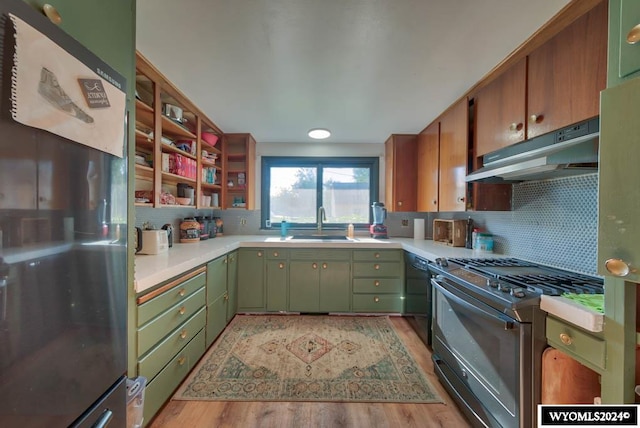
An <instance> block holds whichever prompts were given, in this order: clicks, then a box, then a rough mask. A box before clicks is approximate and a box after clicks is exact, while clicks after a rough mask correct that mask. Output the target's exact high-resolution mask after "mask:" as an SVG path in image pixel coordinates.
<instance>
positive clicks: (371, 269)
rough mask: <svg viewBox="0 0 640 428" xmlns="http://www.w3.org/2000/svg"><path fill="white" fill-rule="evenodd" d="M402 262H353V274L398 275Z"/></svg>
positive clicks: (400, 273)
mask: <svg viewBox="0 0 640 428" xmlns="http://www.w3.org/2000/svg"><path fill="white" fill-rule="evenodd" d="M401 275H402V263H400V262H355V263H353V276H375V277H400V276H401Z"/></svg>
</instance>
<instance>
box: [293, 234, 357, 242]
mask: <svg viewBox="0 0 640 428" xmlns="http://www.w3.org/2000/svg"><path fill="white" fill-rule="evenodd" d="M291 239H295V240H298V239H307V240H308V239H313V240H316V241H347V240H349V238H347V237H346V236H345V235H293V236H292V237H291Z"/></svg>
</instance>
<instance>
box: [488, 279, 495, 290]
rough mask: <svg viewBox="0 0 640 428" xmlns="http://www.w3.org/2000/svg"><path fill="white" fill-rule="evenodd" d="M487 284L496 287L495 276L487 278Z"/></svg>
mask: <svg viewBox="0 0 640 428" xmlns="http://www.w3.org/2000/svg"><path fill="white" fill-rule="evenodd" d="M487 285H488V286H489V287H491V288H498V280H497V279H495V278H487Z"/></svg>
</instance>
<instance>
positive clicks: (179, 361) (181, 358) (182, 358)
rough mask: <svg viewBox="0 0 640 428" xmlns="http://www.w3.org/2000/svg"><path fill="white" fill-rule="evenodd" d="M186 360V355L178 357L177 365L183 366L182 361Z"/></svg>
mask: <svg viewBox="0 0 640 428" xmlns="http://www.w3.org/2000/svg"><path fill="white" fill-rule="evenodd" d="M186 362H187V357H180V358H178V365H181V366H184V363H186Z"/></svg>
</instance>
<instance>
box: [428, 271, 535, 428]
mask: <svg viewBox="0 0 640 428" xmlns="http://www.w3.org/2000/svg"><path fill="white" fill-rule="evenodd" d="M431 282H432V284H433V286H434V300H435V304H434V308H435V313H434V325H433V334H434V339H433V359H434V362H435V363H436V364H435V368H436V372H437V374H438V376H439V377H440V379H441V380H442V381H443V384H444V385H445V386H446V387H447V388H448V389H449V390H450V392H452V395H453V396H454V398H456V399H457V401H459V403H460V404H461V405H462V408H463V409H464V410H465V412H466V413H467V416H469V417H470V419H472V421H473V422H474V424H478V423H479V424H480V425H485V426H504V427H515V426H520V425H521V423H522V421H521V420H520V407H521V406H520V403H521V401H520V400H522V399H523V398H525V397H523V396H522V395H523V394H525V395H527V396H529V393H528V392H526V391H528V390H529V389H530V382H528V381H527V380H526V379H522V378H521V373H522V369H524V370H531V367H530V366H529V367H525V366H524V365H523V363H524V361H526V360H527V358H526V356H527V355H530V354H531V351H530V349H526V348H527V347H529V348H530V344H529V342H530V340H527V337H531V336H530V334H531V326H530V325H529V324H523V323H520V322H518V321H516V320H514V319H512V318H510V317H507V316H506V315H504V314H502V313H500V312H498V311H497V310H495V309H493V308H491V307H489V306H487V305H485V304H484V303H482V302H479V301H478V300H476V299H474V298H473V297H470V296H468V295H466V294H464V293H463V292H462V291H461V290H460V289H459V288H457V287H456V286H455V285H454V284H453V283H452V282H450V281H449V280H447V279H443V278H441V277H438V278H434V279H432V280H431ZM528 361H530V358H529V359H528ZM525 377H526V376H525ZM523 383H529V385H523ZM523 391H524V392H523ZM526 419H527V418H525V420H526Z"/></svg>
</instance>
